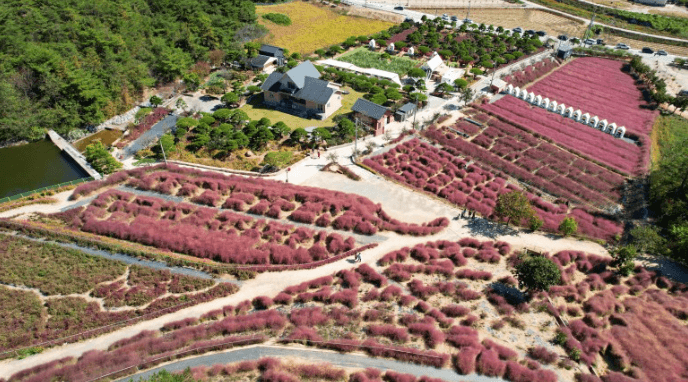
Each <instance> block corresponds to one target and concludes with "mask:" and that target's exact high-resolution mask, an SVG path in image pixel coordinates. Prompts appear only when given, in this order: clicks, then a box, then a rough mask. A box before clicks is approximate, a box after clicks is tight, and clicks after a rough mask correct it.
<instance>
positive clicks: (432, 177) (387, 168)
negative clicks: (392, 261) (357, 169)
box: [363, 129, 622, 240]
mask: <svg viewBox="0 0 688 382" xmlns="http://www.w3.org/2000/svg"><path fill="white" fill-rule="evenodd" d="M501 135H504V133H502V134H501ZM426 136H427V137H428V138H430V139H432V140H434V141H436V142H438V143H440V144H441V145H442V146H443V149H438V148H436V147H434V146H431V145H429V144H427V143H423V142H420V141H419V140H418V139H414V140H410V141H407V142H405V143H403V144H401V145H398V146H397V147H395V148H394V149H392V150H390V151H388V152H387V153H385V154H382V155H379V156H376V157H373V158H370V159H365V160H364V162H363V163H364V164H365V165H366V166H368V167H370V168H372V169H373V170H375V171H377V172H379V173H380V174H382V175H384V176H386V177H387V178H390V179H393V180H396V181H398V182H400V183H402V184H405V185H408V186H410V187H412V188H415V189H418V190H422V191H426V192H428V193H430V194H433V195H437V196H439V197H441V198H444V199H447V200H448V201H449V202H451V203H454V204H456V205H459V206H462V207H466V208H468V209H470V210H474V211H476V212H478V213H479V214H481V215H482V216H485V217H494V216H493V212H494V207H495V206H496V203H497V197H498V195H500V194H502V193H505V192H509V191H513V190H520V187H518V186H515V185H513V184H508V183H507V182H506V179H505V176H503V175H495V173H493V172H491V171H490V170H488V169H486V168H485V167H486V166H484V165H483V163H485V164H486V165H487V166H491V167H493V168H494V169H495V170H496V173H497V174H500V173H501V172H502V171H504V172H505V173H507V174H511V173H513V174H514V175H517V174H518V173H523V175H522V177H523V178H526V179H527V180H528V181H529V183H531V184H533V185H535V186H538V187H542V188H543V189H546V190H548V191H550V192H553V191H558V192H560V193H561V194H565V195H567V196H572V197H576V199H575V200H577V199H578V197H577V196H576V195H571V192H568V191H567V190H565V186H559V185H557V183H554V182H553V179H555V178H556V177H557V176H558V173H557V172H554V171H551V170H550V171H551V172H552V174H547V175H548V176H546V177H545V175H544V174H541V175H539V176H538V175H533V174H532V173H530V172H528V171H527V170H524V169H522V168H521V167H520V166H518V165H516V164H513V163H510V162H509V161H508V160H505V159H502V158H501V157H500V156H499V155H497V154H495V153H492V152H490V151H488V150H487V149H485V148H484V147H482V146H479V145H477V144H473V143H472V142H468V141H465V140H463V139H462V138H459V137H458V136H455V135H454V134H451V133H447V134H445V133H444V132H442V131H439V130H436V129H430V130H428V131H427V132H426ZM507 141H508V142H509V143H511V144H512V145H514V146H518V145H521V146H522V145H523V143H519V142H516V141H513V140H507ZM543 147H544V146H543ZM539 152H540V153H541V155H542V158H543V159H544V158H546V157H549V155H550V154H549V153H547V152H546V151H544V149H543V151H539ZM565 154H567V153H565V152H562V151H560V150H558V151H553V156H552V158H555V157H557V155H562V156H563V155H565ZM568 156H569V159H570V160H575V157H573V156H571V155H570V154H568ZM462 157H463V158H462ZM464 158H465V159H464ZM468 158H472V159H476V160H479V162H478V163H479V164H478V163H473V164H471V165H470V166H468V167H467V168H466V167H465V166H466V163H467V161H468V160H469V159H468ZM513 159H514V158H511V160H513ZM561 164H562V168H568V165H566V164H565V162H563V161H562V162H561ZM488 168H489V167H488ZM566 171H568V170H566ZM591 178H594V177H591ZM562 179H563V180H566V178H562ZM596 184H599V185H600V186H601V187H610V186H609V185H606V184H605V183H604V182H601V181H599V180H597V181H596ZM580 188H581V187H576V188H575V189H574V190H573V191H572V192H575V193H581V191H583V192H584V191H585V190H580ZM587 192H588V193H589V194H593V193H592V192H591V191H589V190H588V191H587ZM528 197H529V199H530V200H531V202H532V204H533V206H534V208H535V210H536V212H537V214H538V216H539V217H540V218H541V219H542V220H543V222H544V225H543V227H542V229H543V230H545V231H549V232H556V231H557V228H558V227H559V224H560V223H561V221H562V220H563V219H564V218H565V217H566V216H568V215H569V214H570V215H572V216H574V217H575V219H576V220H577V221H578V229H579V232H580V233H582V234H584V235H586V236H590V237H593V238H599V239H605V240H609V239H611V238H613V237H614V236H615V235H616V234H619V233H620V232H621V231H622V228H621V226H620V225H619V224H618V223H615V222H613V221H610V220H607V219H605V218H604V217H601V216H596V214H595V213H594V212H592V213H591V212H589V211H587V210H586V209H584V208H573V209H569V207H567V206H566V204H565V202H564V200H566V199H558V201H559V203H557V204H552V203H549V202H546V201H544V200H542V199H541V198H539V197H537V196H535V195H532V194H528ZM520 223H523V224H525V222H520Z"/></svg>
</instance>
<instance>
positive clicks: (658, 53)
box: [655, 50, 668, 56]
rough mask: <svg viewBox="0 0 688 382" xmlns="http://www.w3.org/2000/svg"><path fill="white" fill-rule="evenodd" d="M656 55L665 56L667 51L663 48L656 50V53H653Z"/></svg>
mask: <svg viewBox="0 0 688 382" xmlns="http://www.w3.org/2000/svg"><path fill="white" fill-rule="evenodd" d="M655 54H656V55H658V56H667V55H668V54H667V52H666V51H664V50H658V51H657V53H655Z"/></svg>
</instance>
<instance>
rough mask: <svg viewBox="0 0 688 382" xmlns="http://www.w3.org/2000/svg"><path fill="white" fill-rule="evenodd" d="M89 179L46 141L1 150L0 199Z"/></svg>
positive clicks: (70, 160)
mask: <svg viewBox="0 0 688 382" xmlns="http://www.w3.org/2000/svg"><path fill="white" fill-rule="evenodd" d="M87 176H88V174H87V173H86V172H85V171H83V170H82V169H81V167H79V165H77V164H76V163H75V162H74V161H73V160H72V159H71V158H69V157H68V156H67V155H65V154H63V153H62V152H61V151H60V149H58V148H57V147H56V146H55V145H54V144H53V143H52V142H51V141H50V140H47V139H46V140H42V141H38V142H34V143H29V144H26V145H21V146H13V147H6V148H3V149H0V198H4V197H6V196H12V195H16V194H19V193H22V192H26V191H31V190H35V189H37V188H41V187H46V186H52V185H54V184H58V183H62V182H68V181H70V180H75V179H80V178H85V177H87Z"/></svg>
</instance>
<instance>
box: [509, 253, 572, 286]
mask: <svg viewBox="0 0 688 382" xmlns="http://www.w3.org/2000/svg"><path fill="white" fill-rule="evenodd" d="M514 275H515V276H516V279H518V285H519V286H520V287H521V288H525V289H526V290H527V291H528V292H531V293H532V292H537V291H547V290H549V287H551V286H553V285H557V284H559V283H560V282H561V271H559V268H558V267H557V265H556V264H554V262H553V261H552V260H550V259H548V258H546V257H542V256H531V257H526V258H525V259H524V260H523V261H521V263H520V264H518V265H516V268H515V270H514Z"/></svg>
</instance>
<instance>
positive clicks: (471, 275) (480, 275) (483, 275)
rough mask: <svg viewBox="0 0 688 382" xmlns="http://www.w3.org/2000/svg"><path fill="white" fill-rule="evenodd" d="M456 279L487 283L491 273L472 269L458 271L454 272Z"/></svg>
mask: <svg viewBox="0 0 688 382" xmlns="http://www.w3.org/2000/svg"><path fill="white" fill-rule="evenodd" d="M456 277H457V278H460V279H469V280H484V281H489V280H491V279H492V273H490V272H487V271H474V270H472V269H459V270H458V271H457V272H456Z"/></svg>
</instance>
